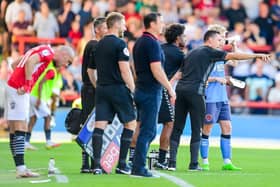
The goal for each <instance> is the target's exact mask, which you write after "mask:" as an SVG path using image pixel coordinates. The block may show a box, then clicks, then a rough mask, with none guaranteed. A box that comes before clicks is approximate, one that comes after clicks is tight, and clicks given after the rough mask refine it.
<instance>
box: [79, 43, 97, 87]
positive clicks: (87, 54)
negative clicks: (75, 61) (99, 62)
mask: <svg viewBox="0 0 280 187" xmlns="http://www.w3.org/2000/svg"><path fill="white" fill-rule="evenodd" d="M97 44H98V41H97V40H90V41H89V42H88V43H87V44H86V47H85V50H84V54H83V63H82V81H83V83H84V84H86V85H91V82H90V79H89V77H88V73H87V69H88V68H91V69H95V65H94V64H93V54H94V50H95V48H96V46H97Z"/></svg>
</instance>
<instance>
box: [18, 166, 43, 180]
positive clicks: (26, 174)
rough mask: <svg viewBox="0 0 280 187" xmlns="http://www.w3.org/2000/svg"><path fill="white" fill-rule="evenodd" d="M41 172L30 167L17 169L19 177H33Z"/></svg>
mask: <svg viewBox="0 0 280 187" xmlns="http://www.w3.org/2000/svg"><path fill="white" fill-rule="evenodd" d="M39 176H40V174H39V173H35V172H32V171H31V170H30V169H27V168H25V169H24V170H22V171H20V170H17V175H16V177H17V178H31V177H39Z"/></svg>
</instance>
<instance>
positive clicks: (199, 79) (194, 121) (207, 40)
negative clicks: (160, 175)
mask: <svg viewBox="0 0 280 187" xmlns="http://www.w3.org/2000/svg"><path fill="white" fill-rule="evenodd" d="M221 40H223V38H222V37H221V35H220V34H219V33H218V32H216V31H207V32H206V33H205V35H204V45H203V46H201V47H198V48H196V49H194V50H192V51H190V52H189V54H188V55H187V56H186V58H185V60H184V63H183V66H182V67H181V69H180V71H179V72H177V73H176V75H175V76H174V79H178V78H180V80H179V82H178V84H177V87H176V94H177V99H176V104H175V122H174V127H173V131H172V134H171V138H170V159H169V165H168V169H169V170H173V171H174V170H176V156H177V149H178V145H179V143H180V137H181V135H182V132H183V130H184V127H185V122H186V117H187V114H188V113H189V112H190V118H191V131H192V133H191V143H190V153H191V161H190V164H189V170H190V171H200V170H201V168H200V166H199V164H198V152H199V146H200V134H201V128H202V125H203V122H204V117H205V101H204V93H205V87H206V81H207V79H208V76H209V74H210V72H211V70H212V68H213V67H214V63H215V62H217V61H224V62H226V61H227V60H246V59H252V58H261V59H262V60H264V61H268V60H269V59H270V56H269V55H266V54H244V53H227V52H225V51H221V50H217V49H216V48H218V46H219V44H220V42H221Z"/></svg>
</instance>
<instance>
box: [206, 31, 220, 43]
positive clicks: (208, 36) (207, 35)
mask: <svg viewBox="0 0 280 187" xmlns="http://www.w3.org/2000/svg"><path fill="white" fill-rule="evenodd" d="M217 34H220V33H219V32H217V31H213V30H209V31H207V32H206V33H205V34H204V38H203V40H204V42H206V41H208V40H209V38H212V37H214V36H216V35H217Z"/></svg>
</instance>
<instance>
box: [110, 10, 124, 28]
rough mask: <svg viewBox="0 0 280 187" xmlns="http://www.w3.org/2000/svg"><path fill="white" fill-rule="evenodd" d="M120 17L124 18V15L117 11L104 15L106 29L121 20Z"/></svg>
mask: <svg viewBox="0 0 280 187" xmlns="http://www.w3.org/2000/svg"><path fill="white" fill-rule="evenodd" d="M122 19H124V15H122V14H121V13H119V12H111V13H109V14H108V15H107V17H106V23H107V27H108V29H110V28H112V27H113V26H114V24H115V23H116V22H118V21H121V20H122Z"/></svg>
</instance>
